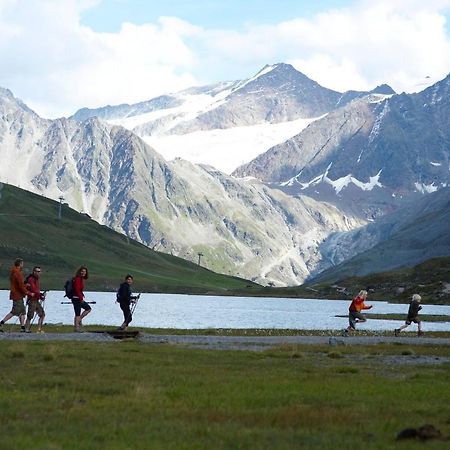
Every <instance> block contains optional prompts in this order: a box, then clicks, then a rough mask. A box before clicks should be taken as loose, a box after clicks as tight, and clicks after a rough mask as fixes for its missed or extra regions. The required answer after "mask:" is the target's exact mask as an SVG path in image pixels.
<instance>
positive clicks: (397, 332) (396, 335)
mask: <svg viewBox="0 0 450 450" xmlns="http://www.w3.org/2000/svg"><path fill="white" fill-rule="evenodd" d="M394 334H395V337H398V335H399V334H400V330H399V329H398V328H396V329H395V330H394Z"/></svg>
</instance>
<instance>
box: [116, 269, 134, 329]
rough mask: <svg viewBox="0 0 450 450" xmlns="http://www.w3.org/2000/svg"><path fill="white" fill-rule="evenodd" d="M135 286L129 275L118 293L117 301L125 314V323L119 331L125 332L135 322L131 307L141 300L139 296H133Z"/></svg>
mask: <svg viewBox="0 0 450 450" xmlns="http://www.w3.org/2000/svg"><path fill="white" fill-rule="evenodd" d="M132 284H133V277H132V276H131V275H130V274H128V275H127V276H126V277H125V281H124V282H123V283H122V284H121V285H120V287H119V290H118V291H117V301H118V302H119V305H120V309H121V310H122V312H123V319H124V320H123V323H122V325H121V326H120V327H119V328H118V330H121V331H125V330H126V329H127V328H128V325H129V324H130V322H131V321H132V320H133V317H132V312H131V310H130V306H131V304H132V303H136V301H137V300H138V299H139V295H133V293H132V292H131V285H132Z"/></svg>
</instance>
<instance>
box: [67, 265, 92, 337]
mask: <svg viewBox="0 0 450 450" xmlns="http://www.w3.org/2000/svg"><path fill="white" fill-rule="evenodd" d="M88 278H89V272H88V269H87V267H85V266H81V267H80V268H79V269H78V270H77V271H76V273H75V276H74V278H73V296H72V299H71V300H72V304H73V309H74V311H75V318H74V321H73V323H74V326H75V332H77V333H80V332H81V326H82V325H83V322H82V321H83V319H84V318H85V317H86V316H87V315H88V314H89V313H90V312H91V307H90V306H89V305H88V304H87V303H86V302H85V300H84V292H83V290H84V280H87V279H88ZM81 309H83V310H84V311H83V313H81Z"/></svg>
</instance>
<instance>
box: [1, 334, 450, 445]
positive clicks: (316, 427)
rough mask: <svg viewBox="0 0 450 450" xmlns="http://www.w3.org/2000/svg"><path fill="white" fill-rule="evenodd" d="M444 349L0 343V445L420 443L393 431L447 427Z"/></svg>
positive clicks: (449, 407)
mask: <svg viewBox="0 0 450 450" xmlns="http://www.w3.org/2000/svg"><path fill="white" fill-rule="evenodd" d="M414 355H416V356H418V355H423V356H424V357H425V356H427V357H428V360H431V361H434V362H435V363H433V364H426V363H424V362H423V361H424V360H423V359H422V360H421V361H422V363H419V362H417V363H414V360H413V362H412V363H411V357H412V356H414ZM449 357H450V350H449V348H448V347H439V348H438V347H436V348H434V347H432V346H429V347H414V349H413V350H411V349H409V348H408V347H404V346H401V345H395V346H376V347H370V348H368V347H367V348H366V347H350V346H345V347H340V348H339V351H336V349H335V348H333V349H330V348H329V347H296V346H287V345H285V346H281V347H280V348H277V349H272V350H268V351H263V352H242V351H235V352H230V351H205V350H192V349H187V348H179V347H172V346H167V345H166V346H164V345H159V346H154V345H148V344H147V345H145V344H142V343H139V342H134V341H133V342H120V341H118V342H113V343H80V342H78V343H77V342H58V343H56V342H55V343H52V342H24V341H22V342H0V365H1V371H0V379H1V383H0V433H1V441H0V447H1V448H2V449H21V448H30V449H275V448H276V449H290V448H292V449H294V448H295V449H298V448H304V449H313V448H314V449H361V448H364V449H398V448H402V449H410V448H411V449H416V448H417V449H418V448H424V447H423V443H422V442H418V441H402V443H399V442H398V441H396V435H397V433H398V432H400V431H401V430H403V429H405V428H407V427H419V426H421V425H424V424H427V423H429V424H433V425H434V426H435V427H436V428H438V429H439V430H440V431H441V433H442V434H443V435H444V436H445V437H448V436H450V422H449V419H450V401H449V400H450V398H449V391H448V386H449V381H450V370H449V369H450V364H449V363H448V358H449ZM437 358H439V359H437ZM443 358H447V359H446V360H447V362H445V363H442V359H443ZM436 362H441V363H436ZM444 447H445V442H444V441H442V440H430V441H428V442H427V444H426V448H427V449H442V448H444Z"/></svg>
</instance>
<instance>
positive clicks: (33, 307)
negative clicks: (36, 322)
mask: <svg viewBox="0 0 450 450" xmlns="http://www.w3.org/2000/svg"><path fill="white" fill-rule="evenodd" d="M35 313H37V315H38V316H39V317H44V316H45V312H44V308H43V307H42V305H41V304H40V302H38V301H36V300H28V311H27V319H28V320H31V319H33V317H34V314H35Z"/></svg>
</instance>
